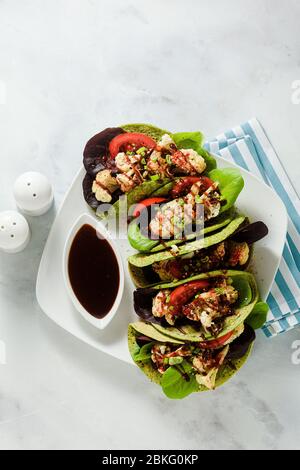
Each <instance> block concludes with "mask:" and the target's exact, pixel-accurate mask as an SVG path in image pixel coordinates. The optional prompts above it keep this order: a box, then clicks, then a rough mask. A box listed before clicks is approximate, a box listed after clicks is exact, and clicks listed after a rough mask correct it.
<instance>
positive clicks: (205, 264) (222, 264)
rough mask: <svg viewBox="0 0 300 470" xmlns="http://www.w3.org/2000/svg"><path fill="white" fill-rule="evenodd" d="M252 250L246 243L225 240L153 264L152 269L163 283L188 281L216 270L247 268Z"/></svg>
mask: <svg viewBox="0 0 300 470" xmlns="http://www.w3.org/2000/svg"><path fill="white" fill-rule="evenodd" d="M249 256H250V248H249V245H248V244H247V243H246V242H242V243H238V242H235V241H233V240H225V241H223V242H221V243H218V244H216V245H213V246H211V247H209V248H204V249H202V250H198V251H195V252H192V253H189V254H187V255H184V256H181V257H177V258H176V257H175V258H173V259H171V260H166V261H158V262H156V263H153V265H152V269H153V271H154V272H155V273H156V274H157V275H158V276H159V279H160V280H162V281H173V280H175V279H178V280H180V279H187V278H189V277H191V276H193V275H195V274H200V273H203V272H207V271H213V270H215V269H219V268H221V269H229V268H230V269H232V268H238V269H240V268H241V267H243V266H245V265H246V264H247V262H248V260H249Z"/></svg>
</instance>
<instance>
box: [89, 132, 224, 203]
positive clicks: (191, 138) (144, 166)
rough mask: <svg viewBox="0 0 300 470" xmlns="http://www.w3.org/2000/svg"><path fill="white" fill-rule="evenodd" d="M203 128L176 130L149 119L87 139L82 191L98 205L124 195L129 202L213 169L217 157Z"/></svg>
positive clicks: (113, 200)
mask: <svg viewBox="0 0 300 470" xmlns="http://www.w3.org/2000/svg"><path fill="white" fill-rule="evenodd" d="M202 144H203V135H202V134H201V132H181V133H175V134H173V133H171V132H168V131H165V130H163V129H159V128H158V127H155V126H152V125H149V124H128V125H122V126H120V127H112V128H107V129H105V130H103V131H102V132H100V133H98V134H96V135H95V136H94V137H92V138H91V139H90V140H89V141H88V142H87V144H86V146H85V149H84V153H83V163H84V167H85V169H86V176H85V178H84V180H83V193H84V197H85V199H86V201H87V203H88V204H89V205H90V207H92V208H93V209H94V210H97V208H98V207H99V206H101V205H102V204H103V203H110V204H116V210H117V209H118V200H119V197H120V196H121V195H122V194H125V195H126V196H127V203H128V206H131V205H132V204H135V203H137V202H139V201H141V200H143V199H145V198H146V197H149V196H150V195H152V194H155V193H156V194H159V193H160V188H162V187H165V188H164V190H162V192H161V193H162V194H166V190H167V189H168V184H170V183H171V186H172V184H173V183H172V181H174V179H176V178H178V177H181V176H182V177H183V176H185V177H186V176H192V177H196V176H199V175H202V174H206V173H208V172H210V171H212V170H213V169H214V168H215V167H216V161H215V159H214V157H213V156H212V155H210V154H209V152H207V151H206V150H205V149H204V148H203V146H202ZM169 189H170V188H169Z"/></svg>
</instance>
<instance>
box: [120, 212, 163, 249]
mask: <svg viewBox="0 0 300 470" xmlns="http://www.w3.org/2000/svg"><path fill="white" fill-rule="evenodd" d="M127 237H128V241H129V243H130V245H131V246H132V248H134V249H135V250H138V251H142V252H144V251H145V252H149V251H151V250H152V248H154V247H155V246H156V245H157V244H158V240H151V239H150V238H147V237H145V236H144V235H143V234H142V232H141V230H140V227H139V225H138V224H137V223H136V222H135V220H133V221H132V222H131V223H130V224H129V226H128V230H127Z"/></svg>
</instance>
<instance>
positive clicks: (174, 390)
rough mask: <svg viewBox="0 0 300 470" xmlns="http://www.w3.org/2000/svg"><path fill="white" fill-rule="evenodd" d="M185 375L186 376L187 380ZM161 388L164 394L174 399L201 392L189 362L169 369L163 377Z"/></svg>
mask: <svg viewBox="0 0 300 470" xmlns="http://www.w3.org/2000/svg"><path fill="white" fill-rule="evenodd" d="M179 369H180V370H181V371H182V373H181V372H180V371H179ZM184 374H186V378H185V377H184ZM161 386H162V389H163V392H164V394H165V395H166V396H167V397H168V398H173V399H181V398H185V397H186V396H188V395H190V394H191V393H193V392H197V391H199V385H198V383H197V381H196V378H195V376H194V375H193V374H192V366H191V364H189V363H188V362H187V361H183V362H182V363H181V364H179V366H177V367H173V366H172V367H169V368H168V369H167V370H166V371H165V372H164V373H163V375H162V378H161Z"/></svg>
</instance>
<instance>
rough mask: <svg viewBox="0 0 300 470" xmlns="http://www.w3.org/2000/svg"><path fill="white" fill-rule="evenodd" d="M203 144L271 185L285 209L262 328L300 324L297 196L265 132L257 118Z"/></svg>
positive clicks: (272, 331)
mask: <svg viewBox="0 0 300 470" xmlns="http://www.w3.org/2000/svg"><path fill="white" fill-rule="evenodd" d="M205 147H206V148H207V149H208V150H209V151H211V152H212V153H217V154H219V155H221V156H222V157H223V158H225V159H228V160H230V161H233V162H235V163H236V164H237V165H239V166H241V167H242V168H244V169H246V170H248V171H250V172H251V173H253V174H254V175H256V176H257V177H259V178H261V179H262V180H263V181H264V182H265V183H266V184H268V185H269V186H272V188H273V189H274V190H275V191H276V192H277V194H278V195H279V197H280V198H281V199H282V201H283V203H284V205H285V207H286V209H287V212H288V232H287V238H286V242H285V245H284V250H283V255H282V259H281V262H280V266H279V269H278V271H277V273H276V276H275V281H274V284H273V286H272V289H271V292H270V294H269V296H268V299H267V302H268V304H269V307H270V310H269V314H268V318H267V323H266V324H265V326H264V327H263V328H262V330H263V332H264V334H265V335H266V336H267V337H270V336H276V335H278V334H279V333H283V332H284V331H288V330H290V329H292V328H294V327H295V326H297V325H300V254H299V250H300V215H299V213H300V199H299V196H298V194H297V193H296V191H295V189H294V187H293V186H292V184H291V182H290V180H289V178H288V176H287V174H286V172H285V170H284V168H283V166H282V164H281V162H280V160H279V158H278V156H277V155H276V153H275V150H274V148H273V147H272V145H271V143H270V141H269V139H268V137H267V135H266V133H265V132H264V130H263V128H262V126H261V125H260V124H259V122H258V121H257V119H250V120H249V121H248V122H246V123H245V124H242V125H241V126H237V127H234V128H232V129H231V130H229V131H227V132H225V133H224V134H221V135H219V136H217V137H216V138H215V139H213V140H211V141H210V142H207V143H206V144H205Z"/></svg>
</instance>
